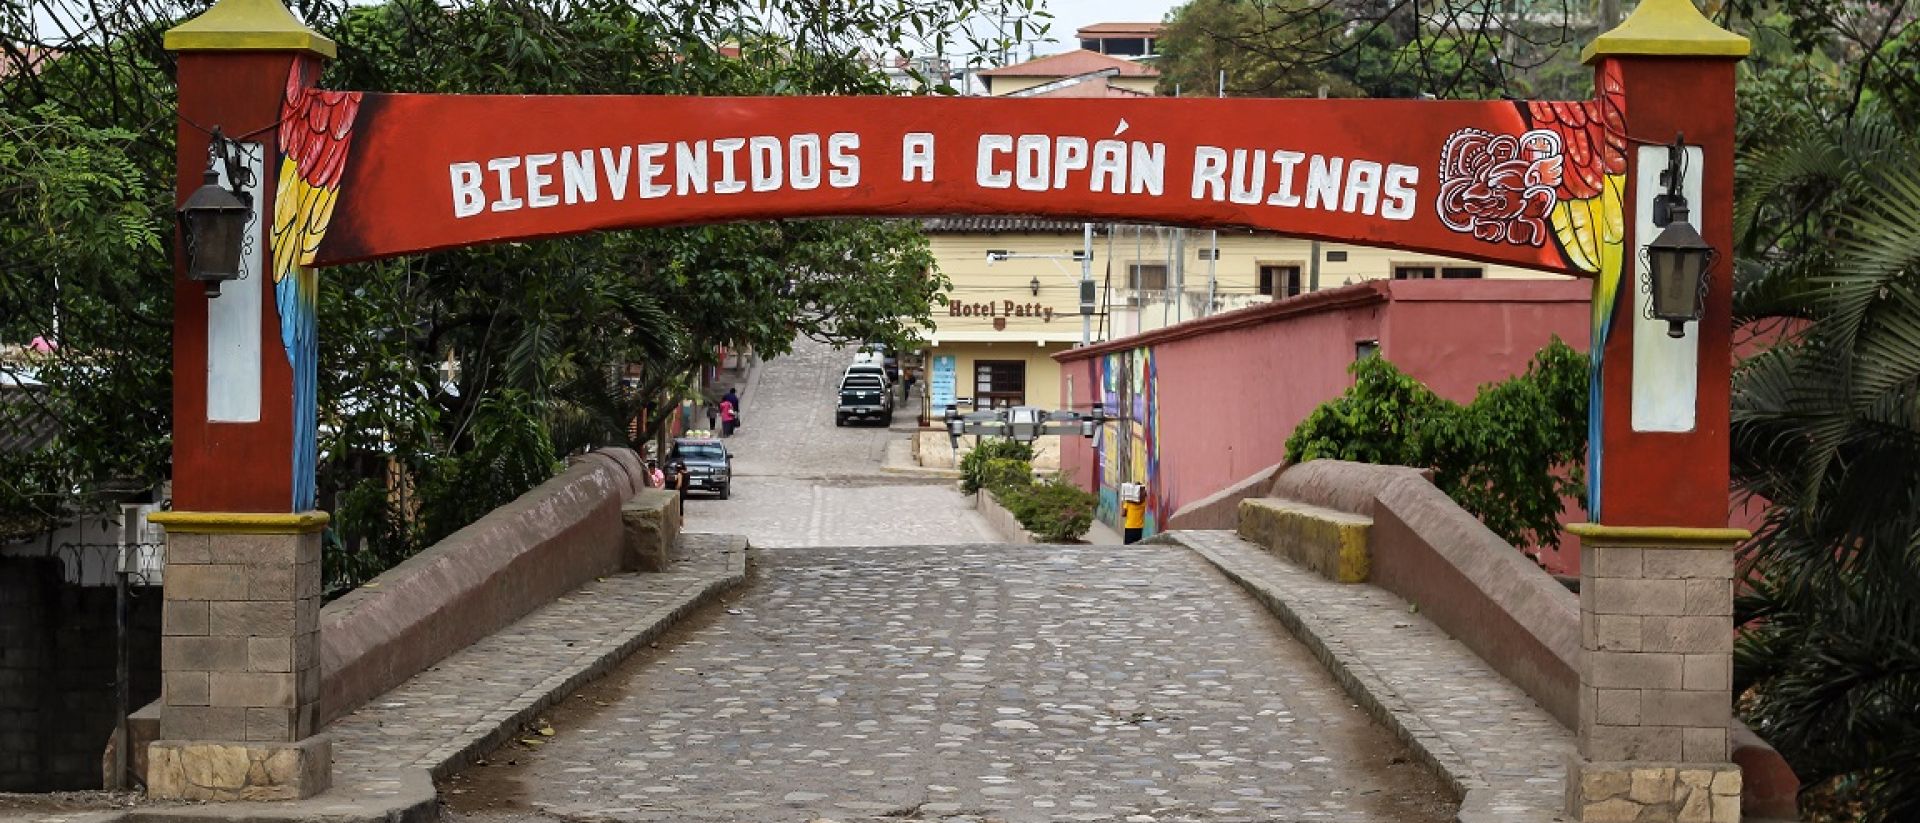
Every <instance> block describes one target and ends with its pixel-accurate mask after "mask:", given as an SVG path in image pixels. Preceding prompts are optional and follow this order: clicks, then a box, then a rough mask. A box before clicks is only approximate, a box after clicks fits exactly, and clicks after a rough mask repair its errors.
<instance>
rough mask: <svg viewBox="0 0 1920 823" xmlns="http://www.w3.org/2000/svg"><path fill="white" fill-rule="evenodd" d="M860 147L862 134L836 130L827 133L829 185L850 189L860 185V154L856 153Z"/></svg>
mask: <svg viewBox="0 0 1920 823" xmlns="http://www.w3.org/2000/svg"><path fill="white" fill-rule="evenodd" d="M859 148H860V135H858V134H854V133H853V132H850V131H836V132H834V133H832V134H830V135H827V165H828V166H831V167H832V171H829V172H827V185H829V186H832V187H834V188H836V189H850V188H853V187H854V186H857V185H860V155H857V154H854V152H855V151H857V150H858V149H859Z"/></svg>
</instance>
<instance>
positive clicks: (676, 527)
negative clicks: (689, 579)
mask: <svg viewBox="0 0 1920 823" xmlns="http://www.w3.org/2000/svg"><path fill="white" fill-rule="evenodd" d="M620 524H621V528H622V529H623V531H624V533H625V542H626V550H625V552H623V553H622V562H621V566H622V567H623V568H624V569H625V570H626V571H641V572H663V571H666V570H667V569H668V567H670V566H672V565H673V550H674V544H675V543H676V542H677V541H678V540H679V538H680V494H679V493H678V492H673V491H668V490H666V489H651V488H649V489H641V490H640V491H638V492H635V493H634V495H633V498H632V499H630V500H628V501H627V502H625V503H622V504H621V505H620Z"/></svg>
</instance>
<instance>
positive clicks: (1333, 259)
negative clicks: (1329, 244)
mask: <svg viewBox="0 0 1920 823" xmlns="http://www.w3.org/2000/svg"><path fill="white" fill-rule="evenodd" d="M1327 262H1329V263H1345V262H1347V253H1346V252H1343V251H1330V252H1327Z"/></svg>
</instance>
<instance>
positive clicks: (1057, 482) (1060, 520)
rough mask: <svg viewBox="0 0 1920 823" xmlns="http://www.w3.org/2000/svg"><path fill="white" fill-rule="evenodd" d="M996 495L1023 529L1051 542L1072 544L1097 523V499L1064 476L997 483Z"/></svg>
mask: <svg viewBox="0 0 1920 823" xmlns="http://www.w3.org/2000/svg"><path fill="white" fill-rule="evenodd" d="M993 496H994V498H995V499H997V500H999V501H1000V505H1001V506H1003V507H1005V508H1006V510H1007V511H1008V513H1010V514H1012V515H1013V518H1014V519H1015V520H1018V521H1020V526H1021V528H1024V529H1026V530H1027V531H1029V532H1032V533H1033V536H1034V537H1037V538H1039V539H1040V540H1043V541H1046V542H1048V543H1071V542H1074V541H1077V540H1079V539H1080V538H1082V537H1085V536H1086V534H1087V529H1088V528H1089V527H1091V526H1092V525H1093V508H1094V505H1095V504H1096V502H1097V501H1098V499H1097V498H1095V497H1094V496H1093V494H1092V493H1090V492H1087V491H1083V490H1082V489H1081V488H1080V487H1078V486H1075V485H1073V484H1072V483H1069V482H1067V481H1064V480H1061V479H1060V478H1057V477H1056V478H1053V479H1051V480H1048V481H1046V482H1044V483H1024V484H1018V485H1007V486H996V487H994V488H993Z"/></svg>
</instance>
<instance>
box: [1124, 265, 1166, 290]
mask: <svg viewBox="0 0 1920 823" xmlns="http://www.w3.org/2000/svg"><path fill="white" fill-rule="evenodd" d="M1127 287H1128V288H1130V289H1133V290H1134V291H1166V289H1167V264H1165V263H1128V264H1127Z"/></svg>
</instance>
